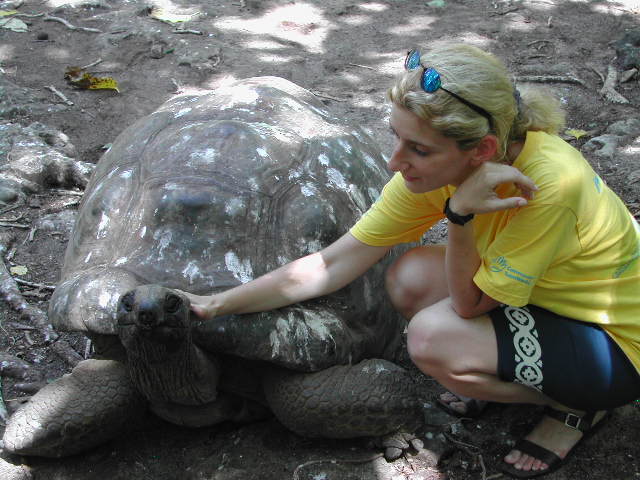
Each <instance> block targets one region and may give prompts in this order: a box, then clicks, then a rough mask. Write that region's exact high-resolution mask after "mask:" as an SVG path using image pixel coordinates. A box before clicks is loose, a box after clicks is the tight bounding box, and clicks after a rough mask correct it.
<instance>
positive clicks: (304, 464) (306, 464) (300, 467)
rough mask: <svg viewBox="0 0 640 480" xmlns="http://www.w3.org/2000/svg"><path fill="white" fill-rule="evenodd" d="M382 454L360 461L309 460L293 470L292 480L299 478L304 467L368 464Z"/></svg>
mask: <svg viewBox="0 0 640 480" xmlns="http://www.w3.org/2000/svg"><path fill="white" fill-rule="evenodd" d="M382 456H383V454H382V453H376V454H374V455H371V456H369V457H366V458H362V459H360V460H338V459H336V458H328V459H324V460H311V461H309V462H305V463H301V464H300V465H298V466H297V467H296V468H295V470H294V471H293V480H299V479H300V477H299V476H298V471H299V470H302V469H303V468H305V467H308V466H310V465H316V464H318V463H327V462H329V463H333V464H334V465H335V464H337V463H355V464H358V463H368V462H373V461H374V460H376V459H378V458H380V457H382Z"/></svg>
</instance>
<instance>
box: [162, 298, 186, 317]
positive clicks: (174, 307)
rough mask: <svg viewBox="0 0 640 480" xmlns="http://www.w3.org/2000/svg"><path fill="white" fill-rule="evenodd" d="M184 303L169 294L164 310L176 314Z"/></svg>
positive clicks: (165, 300)
mask: <svg viewBox="0 0 640 480" xmlns="http://www.w3.org/2000/svg"><path fill="white" fill-rule="evenodd" d="M181 304H182V301H181V300H180V297H178V296H177V295H172V294H169V295H167V296H166V297H165V299H164V309H165V311H166V312H169V313H176V312H177V311H178V309H179V308H180V305H181Z"/></svg>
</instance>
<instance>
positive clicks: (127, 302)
mask: <svg viewBox="0 0 640 480" xmlns="http://www.w3.org/2000/svg"><path fill="white" fill-rule="evenodd" d="M133 302H134V293H133V292H129V293H127V294H125V295H123V296H122V298H121V299H120V304H121V305H122V308H124V309H125V311H127V312H131V311H133Z"/></svg>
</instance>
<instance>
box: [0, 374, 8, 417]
mask: <svg viewBox="0 0 640 480" xmlns="http://www.w3.org/2000/svg"><path fill="white" fill-rule="evenodd" d="M7 420H9V412H8V411H7V406H6V405H5V404H4V397H3V395H2V379H0V421H1V422H2V425H6V424H7Z"/></svg>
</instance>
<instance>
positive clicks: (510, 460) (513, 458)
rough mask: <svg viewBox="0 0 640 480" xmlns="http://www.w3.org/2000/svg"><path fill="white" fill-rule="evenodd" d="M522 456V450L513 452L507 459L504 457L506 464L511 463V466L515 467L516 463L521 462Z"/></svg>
mask: <svg viewBox="0 0 640 480" xmlns="http://www.w3.org/2000/svg"><path fill="white" fill-rule="evenodd" d="M521 456H522V453H521V452H520V450H511V451H510V452H509V453H508V454H507V455H506V456H505V457H504V461H505V462H506V463H509V464H511V465H513V464H514V463H516V462H517V461H518V460H520V457H521Z"/></svg>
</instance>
